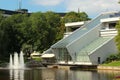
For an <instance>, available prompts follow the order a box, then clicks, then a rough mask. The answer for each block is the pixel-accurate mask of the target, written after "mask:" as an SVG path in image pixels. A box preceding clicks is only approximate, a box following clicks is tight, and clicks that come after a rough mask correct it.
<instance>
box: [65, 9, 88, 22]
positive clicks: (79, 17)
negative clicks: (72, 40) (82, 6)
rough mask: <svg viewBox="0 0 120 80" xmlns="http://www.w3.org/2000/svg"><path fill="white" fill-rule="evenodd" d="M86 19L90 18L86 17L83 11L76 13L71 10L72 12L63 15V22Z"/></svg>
mask: <svg viewBox="0 0 120 80" xmlns="http://www.w3.org/2000/svg"><path fill="white" fill-rule="evenodd" d="M86 20H90V18H88V15H87V14H86V13H85V12H79V13H76V12H73V11H72V12H69V13H67V14H66V15H65V17H64V21H65V23H68V22H77V21H86Z"/></svg>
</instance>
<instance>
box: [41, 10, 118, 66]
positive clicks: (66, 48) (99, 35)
mask: <svg viewBox="0 0 120 80" xmlns="http://www.w3.org/2000/svg"><path fill="white" fill-rule="evenodd" d="M119 20H120V12H106V13H101V14H100V15H98V16H97V17H96V18H95V19H93V20H91V21H89V22H87V23H86V24H83V25H82V26H81V25H80V26H81V27H80V28H78V29H77V30H75V31H74V32H72V34H71V33H70V35H69V36H67V37H65V38H63V39H61V40H60V41H58V42H57V43H55V44H53V45H52V46H51V47H50V49H48V50H47V51H45V52H44V53H43V55H44V54H54V56H55V59H56V63H57V64H75V65H98V64H100V63H102V62H103V61H105V60H106V58H107V57H108V56H109V55H111V54H113V53H117V48H116V45H115V42H114V37H115V36H116V35H117V31H116V29H115V25H116V23H117V22H118V21H119ZM72 26H73V24H72ZM77 26H78V25H77ZM46 57H47V56H46Z"/></svg>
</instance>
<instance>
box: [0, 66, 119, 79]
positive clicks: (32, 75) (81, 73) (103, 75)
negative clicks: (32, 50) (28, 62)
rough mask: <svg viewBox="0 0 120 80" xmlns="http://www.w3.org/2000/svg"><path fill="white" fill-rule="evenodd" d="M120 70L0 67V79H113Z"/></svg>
mask: <svg viewBox="0 0 120 80" xmlns="http://www.w3.org/2000/svg"><path fill="white" fill-rule="evenodd" d="M116 76H120V71H111V70H110V71H108V70H107V71H104V70H99V71H98V70H91V71H87V70H65V69H48V68H31V69H25V70H9V69H0V80H115V77H116Z"/></svg>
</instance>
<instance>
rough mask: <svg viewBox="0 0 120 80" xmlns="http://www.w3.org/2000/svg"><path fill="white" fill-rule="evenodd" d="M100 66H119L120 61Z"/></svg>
mask: <svg viewBox="0 0 120 80" xmlns="http://www.w3.org/2000/svg"><path fill="white" fill-rule="evenodd" d="M102 66H120V61H113V62H111V63H108V64H102Z"/></svg>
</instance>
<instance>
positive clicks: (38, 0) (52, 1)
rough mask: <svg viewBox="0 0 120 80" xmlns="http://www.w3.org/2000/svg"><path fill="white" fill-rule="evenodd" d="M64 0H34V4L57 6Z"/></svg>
mask: <svg viewBox="0 0 120 80" xmlns="http://www.w3.org/2000/svg"><path fill="white" fill-rule="evenodd" d="M62 1H64V0H32V2H33V3H34V4H37V5H42V6H55V5H58V4H60V3H61V2H62Z"/></svg>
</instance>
